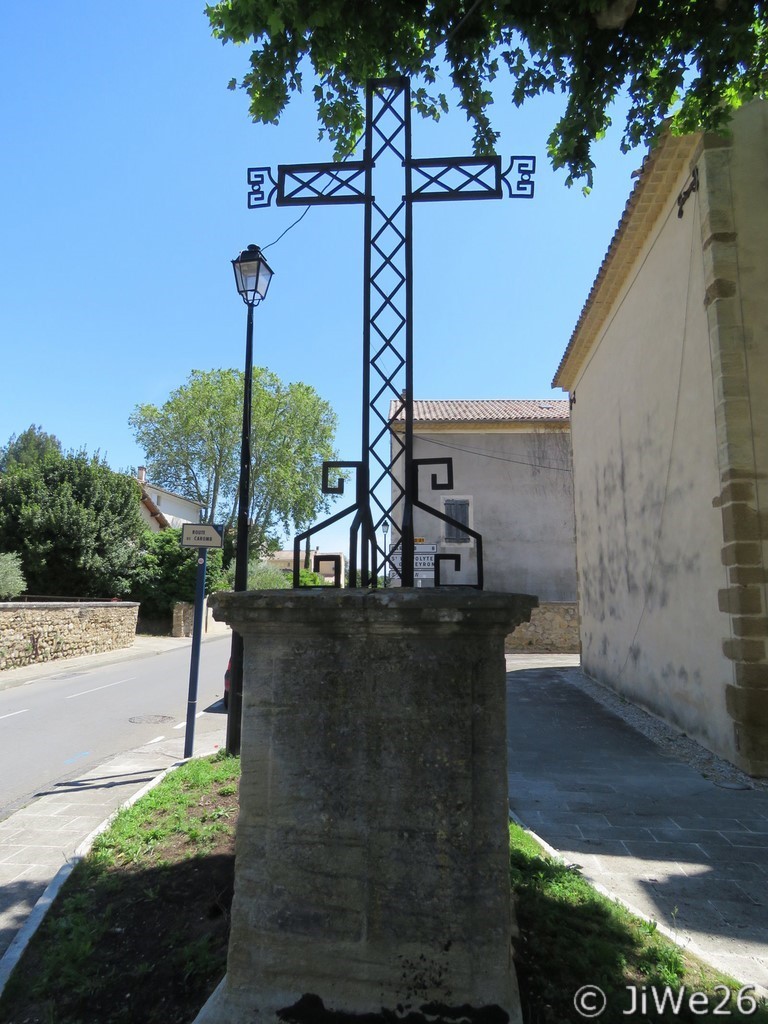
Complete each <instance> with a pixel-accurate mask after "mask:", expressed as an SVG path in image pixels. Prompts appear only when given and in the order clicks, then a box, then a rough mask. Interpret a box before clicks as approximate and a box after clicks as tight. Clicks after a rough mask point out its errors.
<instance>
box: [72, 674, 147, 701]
mask: <svg viewBox="0 0 768 1024" xmlns="http://www.w3.org/2000/svg"><path fill="white" fill-rule="evenodd" d="M133 678H134V676H128V678H127V679H118V680H117V682H116V683H105V684H104V686H94V688H93V689H92V690H81V691H80V693H70V694H69V696H68V697H65V698H64V700H72V699H73V698H74V697H84V696H85V695H86V694H87V693H96V691H97V690H108V689H109V688H110V686H120V684H121V683H130V681H131V680H132V679H133Z"/></svg>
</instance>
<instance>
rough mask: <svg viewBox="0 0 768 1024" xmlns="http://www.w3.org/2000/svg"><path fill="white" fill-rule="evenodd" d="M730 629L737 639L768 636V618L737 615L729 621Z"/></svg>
mask: <svg viewBox="0 0 768 1024" xmlns="http://www.w3.org/2000/svg"><path fill="white" fill-rule="evenodd" d="M731 628H732V629H733V632H734V635H735V636H737V637H753V638H755V639H756V638H758V637H763V638H764V637H766V636H768V618H766V617H765V616H764V615H737V616H735V617H734V618H732V619H731Z"/></svg>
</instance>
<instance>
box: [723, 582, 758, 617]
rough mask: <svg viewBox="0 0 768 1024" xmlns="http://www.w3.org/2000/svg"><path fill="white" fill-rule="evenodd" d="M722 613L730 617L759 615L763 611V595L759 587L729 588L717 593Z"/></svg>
mask: <svg viewBox="0 0 768 1024" xmlns="http://www.w3.org/2000/svg"><path fill="white" fill-rule="evenodd" d="M717 603H718V607H719V608H720V611H721V612H726V613H727V614H729V615H759V614H760V613H761V612H762V611H763V595H762V592H761V591H760V589H759V588H758V587H728V588H726V589H723V590H718V592H717Z"/></svg>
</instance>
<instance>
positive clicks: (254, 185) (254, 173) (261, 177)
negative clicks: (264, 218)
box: [248, 167, 277, 210]
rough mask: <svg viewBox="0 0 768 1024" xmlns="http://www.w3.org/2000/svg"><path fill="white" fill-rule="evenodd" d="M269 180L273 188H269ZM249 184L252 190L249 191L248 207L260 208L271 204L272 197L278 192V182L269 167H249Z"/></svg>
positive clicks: (252, 208)
mask: <svg viewBox="0 0 768 1024" xmlns="http://www.w3.org/2000/svg"><path fill="white" fill-rule="evenodd" d="M267 182H269V184H270V185H271V188H269V189H268V188H267ZM248 184H249V185H250V186H251V191H250V192H249V193H248V209H249V210H258V209H259V208H260V207H263V206H270V205H271V203H272V197H273V196H274V194H275V192H277V182H276V181H275V179H274V178H273V177H272V171H271V169H270V168H269V167H249V168H248Z"/></svg>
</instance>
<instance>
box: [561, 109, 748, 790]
mask: <svg viewBox="0 0 768 1024" xmlns="http://www.w3.org/2000/svg"><path fill="white" fill-rule="evenodd" d="M732 129H733V131H732V135H731V136H730V137H725V138H724V137H720V136H689V137H685V138H673V137H672V136H665V137H664V138H663V139H662V141H661V142H660V144H659V146H658V147H657V149H656V150H655V151H654V152H653V153H652V155H651V157H650V158H649V160H648V162H647V164H646V165H645V166H644V168H643V171H642V174H641V176H640V179H639V182H638V185H637V187H636V189H635V192H634V193H633V196H632V197H631V198H630V201H629V202H628V204H627V210H626V211H625V214H624V217H623V218H622V222H621V224H620V225H619V229H618V231H617V233H616V235H615V236H614V239H613V242H612V243H611V247H610V248H609V250H608V254H607V255H606V258H605V260H604V262H603V265H602V267H601V268H600V271H599V273H598V276H597V279H596V282H595V285H594V286H593V289H592V292H591V294H590V297H589V299H588V301H587V304H586V305H585V307H584V311H583V312H582V315H581V318H580V320H579V323H578V325H577V327H576V330H575V331H574V335H573V337H572V338H571V342H570V344H569V346H568V350H567V351H566V354H565V356H564V358H563V361H562V363H561V365H560V368H559V370H558V374H557V376H556V378H555V385H557V386H560V387H562V388H564V389H565V390H567V391H569V393H570V395H571V399H572V401H573V402H574V403H575V404H574V407H573V409H572V439H573V449H574V479H575V508H576V531H577V561H578V578H579V599H580V614H581V634H582V648H583V663H584V667H585V669H586V671H587V672H589V673H590V674H591V675H593V676H595V677H596V678H599V679H601V680H603V681H605V682H606V683H608V684H609V685H611V686H613V687H614V688H616V689H618V690H619V691H621V692H623V693H625V694H626V695H627V696H628V697H630V698H631V699H633V700H634V701H636V702H637V703H640V704H642V705H644V706H646V707H648V708H649V709H651V710H652V711H654V712H656V713H658V714H660V715H662V716H663V717H664V718H666V719H667V720H669V721H671V722H673V723H675V724H676V725H678V726H679V727H680V728H681V729H683V730H685V731H686V732H687V733H689V734H690V735H692V736H694V737H695V738H697V739H698V740H700V741H701V742H702V743H703V744H704V745H706V746H708V747H710V748H711V749H713V750H715V751H716V752H718V753H720V754H722V755H725V756H726V757H728V758H729V759H730V760H732V761H734V762H735V763H736V764H739V765H740V766H742V767H744V768H745V769H746V770H747V771H749V772H751V773H752V774H754V775H766V774H768V599H767V598H768V594H767V593H766V589H767V583H768V571H767V569H768V260H766V238H768V104H766V103H763V102H756V103H753V104H750V105H748V106H746V107H743V108H742V109H741V110H739V111H738V112H737V113H736V114H735V116H734V119H733V123H732Z"/></svg>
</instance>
